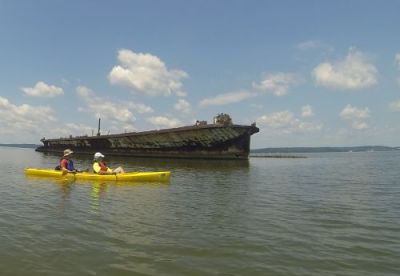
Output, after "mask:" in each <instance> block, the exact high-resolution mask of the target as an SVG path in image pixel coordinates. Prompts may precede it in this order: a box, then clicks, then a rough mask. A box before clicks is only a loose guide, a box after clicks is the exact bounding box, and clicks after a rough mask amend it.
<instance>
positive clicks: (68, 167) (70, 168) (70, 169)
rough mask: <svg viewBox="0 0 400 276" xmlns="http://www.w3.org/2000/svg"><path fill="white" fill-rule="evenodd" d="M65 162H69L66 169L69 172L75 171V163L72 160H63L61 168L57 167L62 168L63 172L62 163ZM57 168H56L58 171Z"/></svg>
mask: <svg viewBox="0 0 400 276" xmlns="http://www.w3.org/2000/svg"><path fill="white" fill-rule="evenodd" d="M63 160H67V167H66V169H67V170H69V171H73V170H75V168H74V162H73V161H72V160H68V159H65V158H61V159H60V166H57V167H59V168H60V170H61V168H62V166H61V162H62V161H63ZM57 167H56V169H57Z"/></svg>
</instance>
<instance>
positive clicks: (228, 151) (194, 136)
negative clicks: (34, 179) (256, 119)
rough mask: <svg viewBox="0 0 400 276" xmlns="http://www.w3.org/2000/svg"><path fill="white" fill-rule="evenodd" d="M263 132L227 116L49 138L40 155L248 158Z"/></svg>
mask: <svg viewBox="0 0 400 276" xmlns="http://www.w3.org/2000/svg"><path fill="white" fill-rule="evenodd" d="M257 132H259V129H258V128H257V127H256V125H255V123H254V124H252V125H235V124H233V123H232V120H231V118H230V116H229V115H227V114H223V113H221V114H219V115H218V116H216V117H215V118H214V123H212V124H207V122H205V121H197V122H196V124H195V125H193V126H184V127H177V128H170V129H161V130H152V131H143V132H129V133H121V134H109V135H100V120H99V131H98V133H97V135H96V136H77V137H69V138H57V139H45V138H43V139H42V140H41V142H42V143H43V146H40V147H38V148H37V149H36V151H39V152H59V153H61V152H62V151H63V150H64V149H66V148H70V149H72V150H73V151H75V152H76V153H82V154H85V153H86V154H93V153H94V152H97V151H101V152H102V153H103V154H106V155H119V156H134V157H165V158H197V159H247V158H248V156H249V151H250V136H251V135H252V134H254V133H257Z"/></svg>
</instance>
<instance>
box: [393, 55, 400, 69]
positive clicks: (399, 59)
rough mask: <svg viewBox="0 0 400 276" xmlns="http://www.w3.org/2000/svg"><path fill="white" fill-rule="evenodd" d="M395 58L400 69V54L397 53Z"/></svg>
mask: <svg viewBox="0 0 400 276" xmlns="http://www.w3.org/2000/svg"><path fill="white" fill-rule="evenodd" d="M394 60H395V62H396V65H397V68H398V69H399V70H400V54H396V55H395V56H394Z"/></svg>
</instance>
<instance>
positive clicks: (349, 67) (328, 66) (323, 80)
mask: <svg viewBox="0 0 400 276" xmlns="http://www.w3.org/2000/svg"><path fill="white" fill-rule="evenodd" d="M377 74H378V70H377V69H376V67H375V66H374V65H373V64H371V63H369V62H368V61H367V59H366V57H365V56H364V55H363V54H362V53H361V52H359V51H357V50H355V49H354V48H350V50H349V52H348V54H347V56H346V57H345V58H344V59H343V60H340V61H337V62H334V63H331V62H324V63H321V64H319V65H318V66H317V67H315V68H314V70H313V71H312V75H313V77H314V79H315V82H316V83H317V84H318V85H321V86H324V87H328V88H334V89H335V88H337V89H343V90H347V89H349V90H351V89H361V88H367V87H370V86H372V85H374V84H376V83H377Z"/></svg>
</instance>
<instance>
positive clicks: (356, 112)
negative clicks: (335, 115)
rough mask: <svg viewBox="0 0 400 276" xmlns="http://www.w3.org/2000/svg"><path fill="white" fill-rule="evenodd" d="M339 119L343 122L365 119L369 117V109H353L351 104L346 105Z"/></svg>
mask: <svg viewBox="0 0 400 276" xmlns="http://www.w3.org/2000/svg"><path fill="white" fill-rule="evenodd" d="M340 117H342V118H343V119H345V120H353V119H366V118H368V117H369V109H368V107H365V108H358V107H354V106H352V105H351V104H348V105H346V107H345V108H343V110H342V111H341V112H340Z"/></svg>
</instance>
